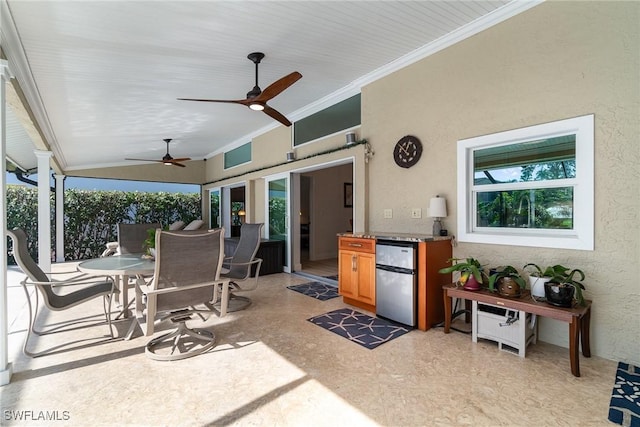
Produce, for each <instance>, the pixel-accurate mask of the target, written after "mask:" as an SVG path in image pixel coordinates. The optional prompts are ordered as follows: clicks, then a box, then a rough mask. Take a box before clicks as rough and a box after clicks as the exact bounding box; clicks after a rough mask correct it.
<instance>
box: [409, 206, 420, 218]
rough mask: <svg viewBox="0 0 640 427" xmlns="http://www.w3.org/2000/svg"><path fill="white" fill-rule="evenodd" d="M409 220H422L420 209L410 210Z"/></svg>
mask: <svg viewBox="0 0 640 427" xmlns="http://www.w3.org/2000/svg"><path fill="white" fill-rule="evenodd" d="M411 218H422V209H420V208H413V209H411Z"/></svg>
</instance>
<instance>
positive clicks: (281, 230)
mask: <svg viewBox="0 0 640 427" xmlns="http://www.w3.org/2000/svg"><path fill="white" fill-rule="evenodd" d="M266 184H267V185H266V187H265V188H266V192H267V194H266V197H265V199H266V202H267V206H266V214H267V215H266V217H267V221H266V222H267V227H266V228H267V238H269V239H271V240H282V241H283V242H284V271H285V272H287V273H290V272H291V261H290V260H291V244H290V243H291V232H290V230H291V224H290V221H291V216H290V215H289V212H290V210H291V208H290V200H289V199H290V193H291V191H290V177H289V174H288V173H286V174H281V175H275V176H272V177H267V178H266Z"/></svg>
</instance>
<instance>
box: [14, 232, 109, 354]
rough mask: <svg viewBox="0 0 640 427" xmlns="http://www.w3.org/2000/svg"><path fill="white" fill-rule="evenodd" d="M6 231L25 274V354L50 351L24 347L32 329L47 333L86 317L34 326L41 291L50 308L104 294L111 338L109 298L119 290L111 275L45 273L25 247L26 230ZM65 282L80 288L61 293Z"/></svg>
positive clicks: (79, 302) (80, 302)
mask: <svg viewBox="0 0 640 427" xmlns="http://www.w3.org/2000/svg"><path fill="white" fill-rule="evenodd" d="M7 234H8V235H9V237H11V240H12V241H13V256H14V258H15V260H16V262H17V263H18V266H19V267H20V268H21V269H22V271H23V272H24V273H25V274H26V277H25V279H24V280H22V281H21V282H20V284H21V285H22V288H23V289H24V293H25V295H26V297H27V305H28V306H29V329H28V330H27V337H26V339H25V340H24V344H23V346H22V351H23V352H24V354H26V355H27V356H29V357H38V356H42V355H45V354H48V353H51V351H43V352H40V353H32V352H30V351H29V350H27V345H28V343H29V338H30V337H31V334H32V333H34V334H36V335H47V334H52V333H56V332H64V331H69V330H71V329H77V327H74V328H72V327H71V326H73V325H75V324H77V323H80V322H83V321H86V320H82V319H81V320H76V321H72V322H66V323H65V324H63V325H58V326H52V327H49V328H48V329H47V330H41V331H39V330H36V328H35V322H36V318H37V315H38V293H40V294H41V295H42V300H43V301H44V304H45V306H46V307H47V308H48V309H49V310H51V311H62V310H67V309H69V308H71V307H74V306H76V305H79V304H82V303H84V302H87V301H90V300H92V299H94V298H98V297H103V308H104V314H105V318H106V323H107V325H108V326H109V336H110V338H111V339H113V337H114V336H113V329H112V328H111V301H112V299H113V298H112V297H113V294H114V293H117V292H118V290H117V288H116V286H115V282H114V280H113V278H111V277H109V276H90V275H87V274H84V273H80V274H78V272H77V271H75V272H74V276H73V277H68V275H69V273H68V272H65V273H45V272H43V271H42V270H41V269H40V267H39V266H38V264H36V262H35V261H34V260H33V258H32V257H31V255H30V254H29V252H28V250H27V235H26V234H25V232H24V231H23V230H22V229H19V228H15V229H13V231H7ZM47 274H49V275H51V276H54V275H57V274H65V275H66V276H67V277H65V278H64V279H60V280H56V279H53V278H51V279H50V278H49V277H48V276H47ZM28 285H33V286H35V287H36V288H37V291H36V292H35V294H34V295H35V299H36V301H35V307H33V306H32V304H31V295H30V293H29V289H28V288H27V286H28ZM68 286H78V287H79V289H75V290H73V291H71V292H68V293H64V294H62V293H59V292H58V290H59V289H61V288H63V287H68ZM100 323H102V322H100Z"/></svg>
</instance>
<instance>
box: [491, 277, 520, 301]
mask: <svg viewBox="0 0 640 427" xmlns="http://www.w3.org/2000/svg"><path fill="white" fill-rule="evenodd" d="M496 288H497V289H498V294H500V295H501V296H503V297H512V298H515V297H519V296H520V294H521V289H520V285H518V282H516V281H515V280H513V279H512V278H511V277H501V278H499V279H498V281H497V286H496Z"/></svg>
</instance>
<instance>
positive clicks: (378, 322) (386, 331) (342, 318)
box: [308, 308, 410, 349]
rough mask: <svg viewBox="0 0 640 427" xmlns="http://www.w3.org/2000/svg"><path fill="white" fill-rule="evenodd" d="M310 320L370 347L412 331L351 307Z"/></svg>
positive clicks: (372, 347)
mask: <svg viewBox="0 0 640 427" xmlns="http://www.w3.org/2000/svg"><path fill="white" fill-rule="evenodd" d="M308 320H309V321H310V322H311V323H314V324H316V325H318V326H320V327H322V328H324V329H326V330H328V331H331V332H333V333H334V334H338V335H340V336H341V337H344V338H346V339H348V340H350V341H352V342H354V343H356V344H360V345H361V346H363V347H366V348H368V349H374V348H376V347H378V346H379V345H382V344H384V343H386V342H389V341H391V340H392V339H394V338H398V337H399V336H401V335H404V334H406V333H407V332H409V331H410V329H409V328H408V327H406V326H402V325H400V324H398V323H394V322H392V321H390V320H385V319H378V318H376V317H371V316H368V315H366V314H363V313H360V312H358V311H355V310H353V309H350V308H341V309H339V310H334V311H330V312H329V313H325V314H321V315H319V316H314V317H312V318H310V319H308Z"/></svg>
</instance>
